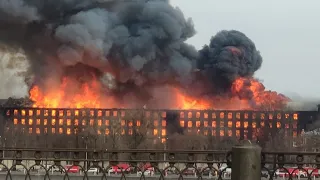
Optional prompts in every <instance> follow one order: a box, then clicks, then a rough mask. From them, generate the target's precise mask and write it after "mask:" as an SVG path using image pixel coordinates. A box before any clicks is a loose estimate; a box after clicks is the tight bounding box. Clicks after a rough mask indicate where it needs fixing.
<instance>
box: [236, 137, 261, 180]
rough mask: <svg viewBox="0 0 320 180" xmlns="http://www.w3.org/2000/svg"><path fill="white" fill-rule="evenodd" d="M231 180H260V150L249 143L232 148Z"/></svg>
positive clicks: (243, 142)
mask: <svg viewBox="0 0 320 180" xmlns="http://www.w3.org/2000/svg"><path fill="white" fill-rule="evenodd" d="M231 169H232V172H231V180H258V179H261V148H260V147H259V146H258V145H254V144H252V143H251V141H248V140H245V141H242V142H241V143H240V144H239V145H237V146H234V147H232V167H231Z"/></svg>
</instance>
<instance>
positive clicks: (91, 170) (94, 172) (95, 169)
mask: <svg viewBox="0 0 320 180" xmlns="http://www.w3.org/2000/svg"><path fill="white" fill-rule="evenodd" d="M87 173H93V174H98V173H99V168H90V169H88V171H87Z"/></svg>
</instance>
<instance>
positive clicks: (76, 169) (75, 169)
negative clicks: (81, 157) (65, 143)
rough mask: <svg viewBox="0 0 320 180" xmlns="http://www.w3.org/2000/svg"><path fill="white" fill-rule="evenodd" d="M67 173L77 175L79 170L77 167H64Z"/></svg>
mask: <svg viewBox="0 0 320 180" xmlns="http://www.w3.org/2000/svg"><path fill="white" fill-rule="evenodd" d="M64 168H65V169H66V171H67V172H68V173H78V172H79V171H80V168H79V167H78V166H73V165H66V166H65V167H64Z"/></svg>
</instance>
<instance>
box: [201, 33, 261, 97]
mask: <svg viewBox="0 0 320 180" xmlns="http://www.w3.org/2000/svg"><path fill="white" fill-rule="evenodd" d="M200 55H201V57H200V60H199V64H198V66H199V68H200V69H202V70H203V73H204V74H205V76H206V77H208V79H210V80H211V81H212V83H213V84H214V85H215V90H219V89H217V88H223V89H222V90H223V91H225V90H226V89H230V85H231V84H232V82H234V81H235V80H236V78H238V77H252V76H253V74H254V72H255V71H257V70H258V69H259V68H260V67H261V64H262V57H261V55H260V52H259V51H258V50H257V49H256V47H255V45H254V43H253V42H252V41H251V40H250V39H249V38H248V37H247V36H246V35H245V34H243V33H241V32H239V31H235V30H232V31H226V30H224V31H221V32H219V33H218V34H217V35H215V36H214V37H212V39H211V41H210V44H209V45H206V46H204V47H203V49H202V50H200ZM220 90H221V89H220Z"/></svg>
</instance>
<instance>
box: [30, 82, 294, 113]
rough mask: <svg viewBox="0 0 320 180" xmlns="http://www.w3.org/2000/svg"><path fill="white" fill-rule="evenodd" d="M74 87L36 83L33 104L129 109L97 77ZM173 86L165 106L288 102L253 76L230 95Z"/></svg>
mask: <svg viewBox="0 0 320 180" xmlns="http://www.w3.org/2000/svg"><path fill="white" fill-rule="evenodd" d="M72 86H73V83H72V80H71V79H68V78H67V77H64V78H63V80H62V83H61V84H60V86H59V87H58V88H50V89H49V90H47V91H46V92H44V91H42V89H41V88H40V87H39V86H33V87H32V88H31V89H30V99H31V100H32V101H33V102H34V107H41V108H44V107H46V108H110V107H122V108H123V107H124V108H126V105H125V104H120V103H119V102H116V100H115V99H116V98H115V97H112V96H106V95H104V94H102V93H101V89H102V87H101V84H100V82H99V81H97V80H96V79H93V80H92V81H91V82H89V83H83V84H82V85H81V86H80V87H77V88H76V91H75V90H73V91H72V93H70V89H75V88H73V87H72ZM173 89H174V91H172V93H173V97H174V104H170V105H169V104H168V106H167V107H162V108H169V107H170V108H172V107H174V108H175V109H200V110H201V109H237V110H239V109H243V110H245V109H246V110H278V109H283V108H284V107H285V106H286V104H287V102H288V101H289V99H288V98H287V97H285V96H284V95H282V94H278V93H277V92H274V91H266V90H265V87H264V86H263V84H262V83H261V82H259V81H258V80H256V79H253V78H238V79H236V80H235V82H234V83H233V84H232V87H231V96H228V98H226V97H210V98H208V97H206V98H199V97H193V96H192V95H188V94H186V93H184V91H182V90H181V89H178V88H173ZM67 92H68V93H67ZM106 101H107V102H108V103H106ZM110 102H111V103H110Z"/></svg>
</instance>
